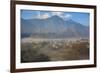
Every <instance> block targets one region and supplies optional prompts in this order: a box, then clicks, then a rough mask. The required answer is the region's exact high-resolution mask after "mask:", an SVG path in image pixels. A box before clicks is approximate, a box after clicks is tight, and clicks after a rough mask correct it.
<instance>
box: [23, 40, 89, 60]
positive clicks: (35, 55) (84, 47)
mask: <svg viewBox="0 0 100 73" xmlns="http://www.w3.org/2000/svg"><path fill="white" fill-rule="evenodd" d="M84 59H89V42H88V40H82V39H80V40H74V41H73V40H70V41H69V40H61V41H56V40H55V41H42V42H39V41H38V42H36V41H35V42H34V41H33V42H24V43H21V62H45V61H64V60H66V61H67V60H84Z"/></svg>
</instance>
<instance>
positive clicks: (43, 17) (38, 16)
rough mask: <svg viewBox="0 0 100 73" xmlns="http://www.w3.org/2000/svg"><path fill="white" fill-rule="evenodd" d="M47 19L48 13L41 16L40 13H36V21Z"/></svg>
mask: <svg viewBox="0 0 100 73" xmlns="http://www.w3.org/2000/svg"><path fill="white" fill-rule="evenodd" d="M49 17H50V15H49V13H44V14H41V13H40V12H38V14H37V17H36V18H38V19H46V18H49Z"/></svg>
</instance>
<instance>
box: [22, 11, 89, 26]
mask: <svg viewBox="0 0 100 73" xmlns="http://www.w3.org/2000/svg"><path fill="white" fill-rule="evenodd" d="M54 15H57V16H59V17H61V18H63V19H64V20H68V19H72V20H74V21H76V22H78V23H81V24H83V25H86V26H88V25H89V16H90V14H89V13H82V12H60V11H59V12H54V11H34V10H21V18H23V19H46V18H49V17H51V16H54Z"/></svg>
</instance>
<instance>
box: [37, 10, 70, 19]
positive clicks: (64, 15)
mask: <svg viewBox="0 0 100 73" xmlns="http://www.w3.org/2000/svg"><path fill="white" fill-rule="evenodd" d="M54 15H57V16H59V17H61V18H63V19H64V20H67V19H70V18H71V17H72V15H71V14H69V13H64V12H47V13H41V12H38V13H37V16H36V18H38V19H46V18H49V17H51V16H54Z"/></svg>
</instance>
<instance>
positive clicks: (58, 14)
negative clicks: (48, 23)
mask: <svg viewBox="0 0 100 73" xmlns="http://www.w3.org/2000/svg"><path fill="white" fill-rule="evenodd" d="M51 14H52V16H54V15H57V16H59V17H62V15H63V12H51Z"/></svg>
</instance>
